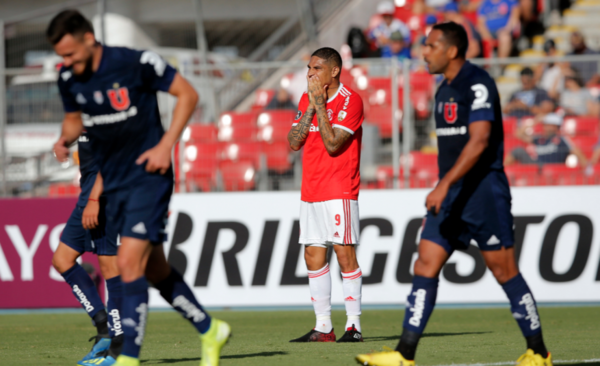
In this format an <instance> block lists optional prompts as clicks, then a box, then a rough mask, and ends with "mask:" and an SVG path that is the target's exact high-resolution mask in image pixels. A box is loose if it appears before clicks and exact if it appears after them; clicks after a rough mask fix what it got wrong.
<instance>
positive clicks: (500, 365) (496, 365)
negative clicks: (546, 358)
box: [437, 358, 600, 366]
mask: <svg viewBox="0 0 600 366" xmlns="http://www.w3.org/2000/svg"><path fill="white" fill-rule="evenodd" d="M552 362H553V363H558V364H569V363H578V362H583V363H592V362H600V358H591V359H589V360H554V361H552ZM514 364H515V361H509V362H492V363H453V364H450V365H437V366H505V365H514Z"/></svg>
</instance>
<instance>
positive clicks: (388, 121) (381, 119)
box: [365, 105, 402, 138]
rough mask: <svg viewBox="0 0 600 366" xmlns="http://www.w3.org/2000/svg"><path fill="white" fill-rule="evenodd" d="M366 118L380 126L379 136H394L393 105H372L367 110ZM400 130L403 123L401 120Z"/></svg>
mask: <svg viewBox="0 0 600 366" xmlns="http://www.w3.org/2000/svg"><path fill="white" fill-rule="evenodd" d="M365 112H366V113H365V120H366V121H367V122H368V123H371V124H373V125H376V126H377V127H379V136H381V137H382V138H390V137H392V107H391V106H375V105H374V106H371V108H369V110H368V111H365ZM399 126H400V130H401V129H402V123H401V122H400V121H399Z"/></svg>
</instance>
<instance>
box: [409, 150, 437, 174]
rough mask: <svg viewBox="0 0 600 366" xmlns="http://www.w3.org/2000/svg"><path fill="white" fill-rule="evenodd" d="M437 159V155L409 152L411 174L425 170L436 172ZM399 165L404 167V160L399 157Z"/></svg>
mask: <svg viewBox="0 0 600 366" xmlns="http://www.w3.org/2000/svg"><path fill="white" fill-rule="evenodd" d="M437 157H438V156H437V154H425V153H422V152H420V151H411V153H410V157H409V159H410V160H409V166H410V171H411V173H412V172H416V171H420V170H427V169H429V170H431V169H434V170H437V169H438V165H437ZM400 164H402V166H404V158H403V157H402V156H401V157H400Z"/></svg>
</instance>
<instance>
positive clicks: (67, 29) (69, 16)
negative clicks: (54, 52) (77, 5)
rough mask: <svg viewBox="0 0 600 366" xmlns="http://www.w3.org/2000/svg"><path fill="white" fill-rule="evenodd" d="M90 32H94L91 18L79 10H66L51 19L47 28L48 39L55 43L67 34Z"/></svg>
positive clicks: (78, 34) (76, 34) (74, 34)
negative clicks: (88, 18) (87, 17)
mask: <svg viewBox="0 0 600 366" xmlns="http://www.w3.org/2000/svg"><path fill="white" fill-rule="evenodd" d="M88 32H89V33H92V34H94V27H92V23H90V21H89V20H87V19H86V18H85V17H84V16H83V15H81V13H80V12H78V11H77V10H73V9H70V10H64V11H61V12H60V13H58V14H57V15H56V16H55V17H54V18H52V20H51V21H50V24H49V25H48V29H46V39H47V40H48V42H50V43H51V44H52V45H55V44H57V43H58V42H60V40H61V39H62V38H63V37H64V36H65V35H67V34H70V35H72V36H83V35H84V34H86V33H88Z"/></svg>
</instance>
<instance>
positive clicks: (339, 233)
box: [288, 48, 364, 342]
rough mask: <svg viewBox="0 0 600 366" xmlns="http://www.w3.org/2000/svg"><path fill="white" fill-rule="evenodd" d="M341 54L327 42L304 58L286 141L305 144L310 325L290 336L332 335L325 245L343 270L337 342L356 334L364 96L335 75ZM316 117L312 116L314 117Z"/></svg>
mask: <svg viewBox="0 0 600 366" xmlns="http://www.w3.org/2000/svg"><path fill="white" fill-rule="evenodd" d="M341 68H342V58H341V57H340V54H339V53H338V52H337V51H336V50H334V49H332V48H321V49H318V50H317V51H315V52H314V53H313V54H312V56H311V58H310V62H309V64H308V74H307V81H308V92H307V93H305V94H304V95H303V96H302V98H301V99H300V103H299V106H298V107H299V108H298V109H299V110H298V115H297V116H296V120H295V121H294V124H293V127H292V130H291V131H290V132H289V134H288V141H289V143H290V147H291V148H292V149H293V150H299V149H300V148H302V146H305V148H304V158H303V159H304V163H303V173H302V197H301V202H300V244H302V245H304V248H305V250H304V258H305V260H306V266H307V267H308V282H309V286H310V294H311V300H312V302H313V306H314V309H315V313H316V316H317V322H316V326H315V328H314V329H313V330H311V331H310V332H309V333H307V334H306V335H304V336H302V337H300V338H297V339H294V340H292V341H291V342H335V340H336V337H335V334H334V332H333V325H332V323H331V274H330V272H329V264H328V263H327V247H328V246H333V249H334V250H335V253H336V256H337V258H338V263H339V265H340V269H341V271H342V277H343V289H344V302H345V305H346V314H347V315H348V320H347V322H346V327H345V329H346V332H345V333H344V336H343V337H342V338H340V339H339V340H338V342H362V340H363V338H362V333H361V327H360V314H361V311H360V304H361V292H362V272H361V270H360V267H359V266H358V262H357V260H356V249H355V246H356V245H358V238H359V233H360V231H359V217H358V190H359V186H360V149H361V139H362V122H363V119H364V116H363V103H362V99H361V98H360V96H359V95H358V94H356V93H355V92H353V91H352V90H351V89H350V88H348V87H347V86H344V85H343V84H341V83H340V71H341ZM315 117H316V118H315Z"/></svg>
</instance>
